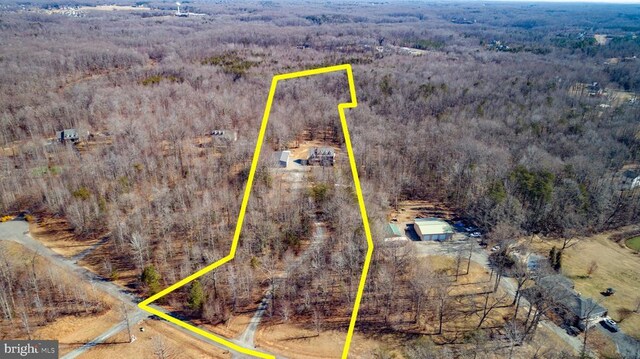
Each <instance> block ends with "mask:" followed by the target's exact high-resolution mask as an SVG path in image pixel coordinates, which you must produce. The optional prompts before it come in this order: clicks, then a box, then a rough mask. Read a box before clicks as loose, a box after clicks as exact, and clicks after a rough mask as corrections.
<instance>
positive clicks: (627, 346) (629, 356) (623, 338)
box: [596, 323, 640, 359]
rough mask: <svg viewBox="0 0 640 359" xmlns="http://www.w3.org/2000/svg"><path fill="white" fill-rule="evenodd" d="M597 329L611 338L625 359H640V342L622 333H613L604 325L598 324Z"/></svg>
mask: <svg viewBox="0 0 640 359" xmlns="http://www.w3.org/2000/svg"><path fill="white" fill-rule="evenodd" d="M596 326H597V328H598V329H599V330H600V331H601V332H603V333H605V335H607V336H609V337H610V338H611V340H613V342H614V343H615V344H616V348H617V349H618V353H619V354H620V355H621V356H622V357H623V358H625V359H640V340H638V339H636V338H634V337H632V336H630V335H627V334H625V333H623V332H622V331H617V332H612V331H610V330H609V329H607V328H605V327H604V326H603V325H602V323H598V324H596Z"/></svg>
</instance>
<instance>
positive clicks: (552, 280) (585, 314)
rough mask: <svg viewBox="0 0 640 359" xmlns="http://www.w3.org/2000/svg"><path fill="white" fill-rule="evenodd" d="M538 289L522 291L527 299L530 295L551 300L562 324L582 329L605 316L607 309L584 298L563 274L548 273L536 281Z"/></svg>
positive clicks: (530, 298)
mask: <svg viewBox="0 0 640 359" xmlns="http://www.w3.org/2000/svg"><path fill="white" fill-rule="evenodd" d="M536 284H537V287H538V288H539V290H537V291H535V290H532V289H531V288H530V289H528V290H525V291H523V295H524V296H525V297H527V298H528V299H529V300H532V299H534V298H532V297H531V296H541V295H542V296H544V297H545V298H546V299H547V300H550V301H552V302H553V306H552V308H553V311H554V312H555V313H556V314H557V315H558V316H559V317H560V318H561V319H562V320H563V322H564V324H567V325H571V326H574V327H578V328H580V329H581V330H584V329H585V328H586V326H587V325H589V324H595V323H597V322H599V321H600V320H602V318H604V317H606V316H607V309H606V308H604V307H603V306H601V305H600V304H598V302H596V301H595V300H593V299H591V298H584V297H582V296H581V295H580V294H578V293H577V292H576V291H575V290H574V289H573V282H571V280H569V279H568V278H566V277H565V276H563V275H559V274H556V275H549V276H546V277H543V278H540V279H539V280H538V281H537V282H536Z"/></svg>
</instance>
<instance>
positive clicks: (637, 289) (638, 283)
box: [562, 234, 640, 338]
mask: <svg viewBox="0 0 640 359" xmlns="http://www.w3.org/2000/svg"><path fill="white" fill-rule="evenodd" d="M563 260H564V261H563V266H562V267H563V269H562V272H563V273H564V274H565V275H566V276H567V277H569V278H571V280H573V282H574V284H575V290H576V291H577V292H579V293H581V294H582V295H583V296H586V297H591V298H593V299H595V300H597V301H599V302H600V303H601V304H602V305H603V306H604V307H605V308H607V309H608V311H609V316H611V318H613V319H614V320H615V321H617V322H619V323H620V327H621V328H622V330H623V331H624V332H625V333H627V334H629V335H632V336H634V337H637V338H638V337H640V314H639V313H634V312H633V310H634V309H635V307H636V305H637V301H638V300H640V258H638V255H637V254H635V253H634V252H633V250H631V249H629V248H627V247H625V246H621V245H619V244H618V243H615V242H613V241H611V240H609V239H608V235H606V234H602V235H596V236H593V237H590V238H586V239H583V240H581V241H580V242H578V243H577V244H576V245H575V246H573V247H570V248H568V249H566V250H565V255H564V256H563ZM592 262H595V263H597V265H598V269H597V270H596V271H595V272H594V273H592V275H591V276H590V277H589V276H588V275H587V268H588V267H589V265H590V264H591V263H592ZM609 287H612V288H614V289H615V290H616V293H615V294H614V295H612V296H609V297H605V296H603V295H602V294H600V292H602V291H603V290H605V289H606V288H609Z"/></svg>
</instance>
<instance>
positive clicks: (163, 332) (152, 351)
mask: <svg viewBox="0 0 640 359" xmlns="http://www.w3.org/2000/svg"><path fill="white" fill-rule="evenodd" d="M139 328H144V332H141V331H140V329H139ZM132 334H133V335H134V336H135V337H136V340H135V341H134V342H133V343H129V337H128V334H127V332H126V331H123V332H120V333H119V334H117V335H115V336H114V337H112V338H111V339H110V340H109V341H108V342H106V343H104V344H101V345H98V346H96V347H95V348H93V349H91V350H89V351H88V352H87V353H85V354H84V355H83V356H82V358H87V359H113V358H173V359H191V358H197V359H205V358H207V359H208V358H215V359H228V358H231V354H230V353H229V352H228V351H225V350H222V349H219V348H216V347H214V346H212V345H209V344H206V343H204V342H202V341H200V340H198V339H195V338H194V337H192V336H190V335H187V334H185V333H184V332H182V331H181V330H178V329H176V328H174V327H172V326H171V325H169V324H167V323H166V322H162V321H157V320H145V321H143V322H142V323H140V324H138V325H133V326H132ZM161 353H164V356H161V355H162V354H161Z"/></svg>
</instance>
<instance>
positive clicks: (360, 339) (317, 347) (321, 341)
mask: <svg viewBox="0 0 640 359" xmlns="http://www.w3.org/2000/svg"><path fill="white" fill-rule="evenodd" d="M345 339H346V332H343V331H336V330H329V331H320V333H319V334H318V333H317V332H316V331H315V330H311V329H308V328H305V327H302V326H298V325H293V324H285V323H281V324H275V325H270V326H268V327H262V328H260V329H259V330H258V332H257V333H256V343H257V347H258V348H262V347H264V348H265V349H267V350H269V351H272V352H274V353H276V354H282V355H286V356H288V357H291V353H296V354H295V357H296V358H300V359H319V358H339V357H340V355H341V354H342V348H343V346H344V342H345ZM379 347H380V342H378V341H376V340H372V339H367V338H365V337H364V336H362V335H360V334H358V333H354V335H353V339H352V342H351V347H350V352H349V353H350V354H349V357H353V358H374V356H373V353H374V352H375V350H376V349H377V348H379Z"/></svg>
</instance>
